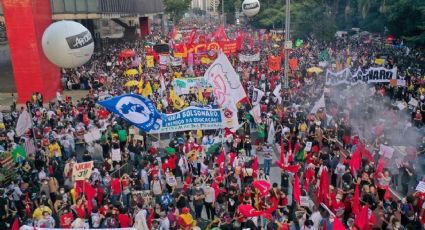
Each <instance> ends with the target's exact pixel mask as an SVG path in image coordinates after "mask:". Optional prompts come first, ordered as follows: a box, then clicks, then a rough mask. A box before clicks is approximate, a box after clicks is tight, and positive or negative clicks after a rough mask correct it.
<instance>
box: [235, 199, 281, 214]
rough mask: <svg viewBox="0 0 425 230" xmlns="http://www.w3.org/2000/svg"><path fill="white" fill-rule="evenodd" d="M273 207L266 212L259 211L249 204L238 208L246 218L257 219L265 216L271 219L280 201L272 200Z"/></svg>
mask: <svg viewBox="0 0 425 230" xmlns="http://www.w3.org/2000/svg"><path fill="white" fill-rule="evenodd" d="M272 202H273V204H272V206H271V207H270V208H268V209H266V210H261V211H259V210H257V209H255V208H254V207H252V205H250V204H247V205H244V204H243V205H239V206H238V211H239V212H240V213H241V214H242V215H243V216H245V217H255V216H263V217H265V218H270V217H271V213H272V212H274V211H275V210H276V209H277V206H278V200H277V199H272Z"/></svg>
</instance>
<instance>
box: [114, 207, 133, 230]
mask: <svg viewBox="0 0 425 230" xmlns="http://www.w3.org/2000/svg"><path fill="white" fill-rule="evenodd" d="M118 221H119V222H120V227H121V228H129V227H131V226H132V224H133V223H132V220H131V217H130V215H129V214H128V213H127V209H125V208H123V209H121V211H120V214H119V215H118Z"/></svg>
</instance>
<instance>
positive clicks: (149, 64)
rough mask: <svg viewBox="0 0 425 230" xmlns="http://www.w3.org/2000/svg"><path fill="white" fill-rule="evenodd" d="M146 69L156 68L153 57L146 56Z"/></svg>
mask: <svg viewBox="0 0 425 230" xmlns="http://www.w3.org/2000/svg"><path fill="white" fill-rule="evenodd" d="M146 67H148V68H153V67H155V62H154V60H153V56H152V55H148V56H146Z"/></svg>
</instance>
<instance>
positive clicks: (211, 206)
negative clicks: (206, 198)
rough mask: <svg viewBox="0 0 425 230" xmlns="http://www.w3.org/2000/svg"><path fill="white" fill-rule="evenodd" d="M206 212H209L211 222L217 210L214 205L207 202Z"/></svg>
mask: <svg viewBox="0 0 425 230" xmlns="http://www.w3.org/2000/svg"><path fill="white" fill-rule="evenodd" d="M204 204H205V211H206V212H207V217H208V219H209V220H213V219H214V215H215V210H214V207H213V204H212V203H208V202H205V203H204Z"/></svg>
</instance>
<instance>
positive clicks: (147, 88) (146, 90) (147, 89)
mask: <svg viewBox="0 0 425 230" xmlns="http://www.w3.org/2000/svg"><path fill="white" fill-rule="evenodd" d="M152 92H153V91H152V86H151V83H150V82H149V81H148V83H146V85H145V87H144V88H143V92H142V95H143V96H144V97H148V96H149V95H151V94H152Z"/></svg>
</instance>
